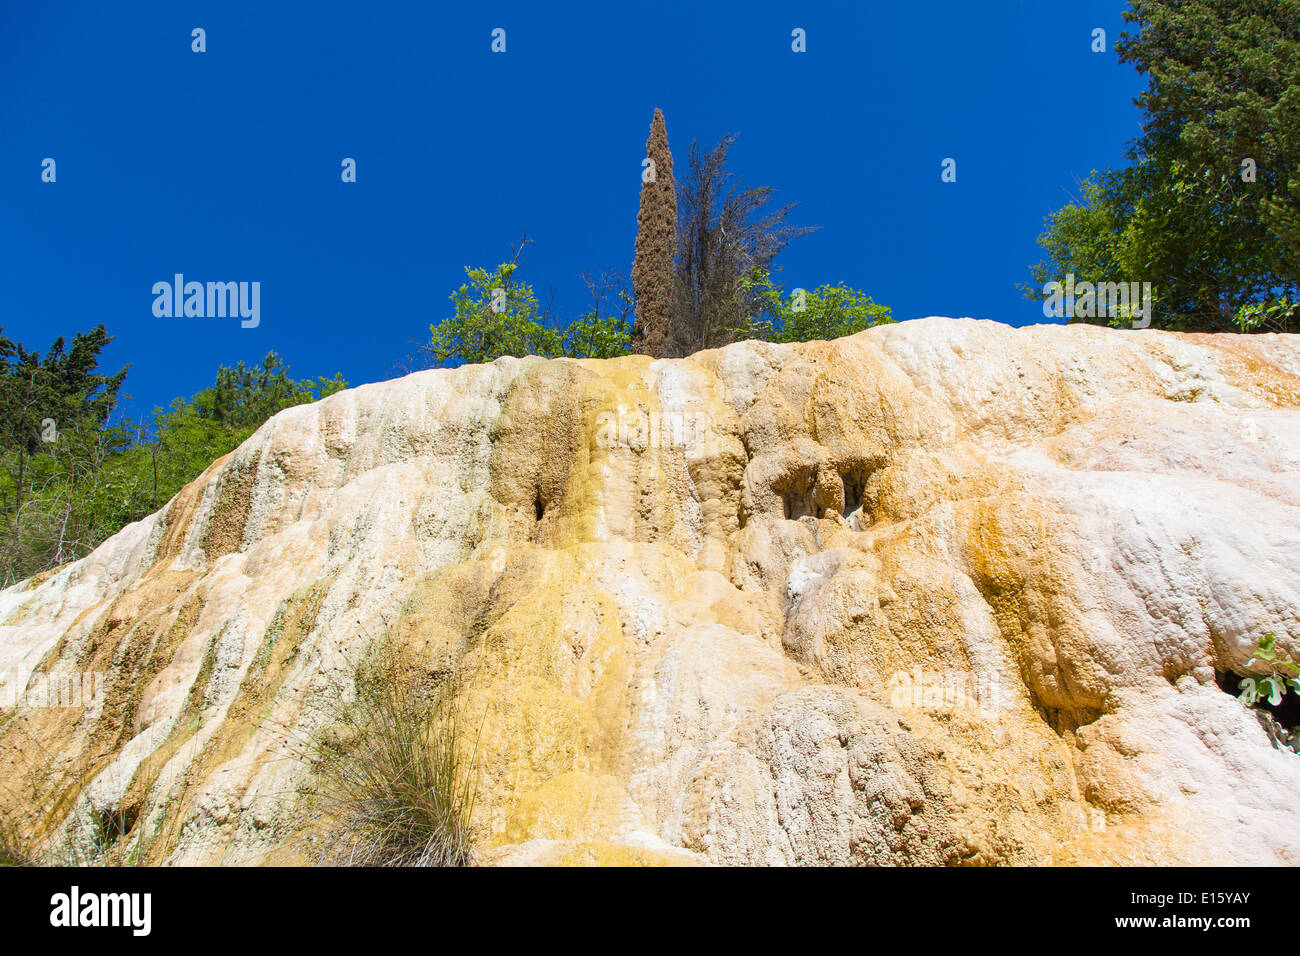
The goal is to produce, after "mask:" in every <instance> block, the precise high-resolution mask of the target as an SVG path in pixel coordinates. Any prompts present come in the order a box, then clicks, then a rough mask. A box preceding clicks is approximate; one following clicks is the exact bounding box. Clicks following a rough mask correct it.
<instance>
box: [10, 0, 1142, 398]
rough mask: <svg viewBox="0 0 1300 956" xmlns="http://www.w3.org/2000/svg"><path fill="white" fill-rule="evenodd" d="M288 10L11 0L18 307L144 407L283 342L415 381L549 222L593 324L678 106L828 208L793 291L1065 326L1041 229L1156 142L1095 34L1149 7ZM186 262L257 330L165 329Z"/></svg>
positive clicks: (319, 364) (311, 368) (1077, 3)
mask: <svg viewBox="0 0 1300 956" xmlns="http://www.w3.org/2000/svg"><path fill="white" fill-rule="evenodd" d="M287 6H289V5H284V4H273V3H267V2H246V0H238V2H234V0H222V2H207V3H187V2H176V0H167V2H162V0H158V2H152V0H151V2H129V3H57V2H56V3H37V2H22V0H10V2H6V3H4V4H3V5H0V89H3V95H0V131H2V132H0V143H3V149H0V214H2V215H3V227H2V228H0V305H2V311H0V325H3V326H4V327H5V331H6V334H7V335H9V336H10V337H13V338H16V339H18V340H19V341H21V342H23V343H24V344H25V345H26V346H28V347H29V348H33V347H34V348H39V349H40V350H41V351H44V350H45V349H46V348H47V347H48V345H49V343H50V341H52V340H53V338H54V337H55V336H56V335H57V334H60V333H62V334H64V335H71V334H72V333H73V332H75V331H77V330H80V329H86V328H90V327H92V326H94V325H96V324H98V323H100V322H103V323H105V324H106V325H107V326H108V329H109V332H110V333H111V334H113V335H114V336H116V338H115V341H114V342H113V343H112V345H111V346H110V347H109V349H108V350H106V363H105V364H106V365H108V366H109V367H110V368H111V369H116V368H118V367H120V366H121V365H122V364H124V363H126V362H130V363H131V366H132V368H131V372H130V374H129V376H128V378H127V383H126V387H125V391H126V392H128V393H129V394H130V395H131V396H132V399H131V400H130V401H129V402H128V403H127V405H126V410H127V412H128V414H131V415H138V414H141V413H147V412H148V411H149V410H150V409H151V408H152V407H153V406H154V405H157V404H166V403H167V402H169V401H170V400H171V399H172V398H173V397H174V396H177V395H189V394H192V393H193V392H195V391H197V390H198V389H200V388H202V387H205V386H206V385H208V384H210V383H211V381H212V379H213V376H214V374H215V371H216V367H217V365H218V364H228V365H229V364H234V363H235V362H236V361H237V360H240V359H243V360H244V361H248V362H255V361H257V360H258V359H260V358H261V356H262V355H264V354H265V353H266V352H267V351H268V350H270V349H274V350H275V351H277V352H279V353H280V354H281V355H283V356H284V357H285V358H286V359H287V360H288V362H289V363H290V365H291V367H292V370H293V373H294V374H295V375H296V376H299V377H307V376H316V375H332V374H333V373H334V372H335V371H341V372H342V373H343V374H344V376H345V377H346V378H347V379H348V381H349V382H351V383H352V384H359V383H361V382H366V381H375V380H379V379H383V378H388V377H391V376H392V374H393V373H394V368H395V366H396V365H397V363H399V362H400V361H401V360H402V359H403V357H404V356H406V355H407V354H408V353H409V352H410V351H411V349H412V346H411V342H412V341H413V340H416V339H420V338H423V337H425V336H427V334H428V326H429V324H430V323H431V322H433V321H436V320H438V319H440V318H442V317H444V315H445V314H446V312H447V295H448V294H449V293H450V291H451V290H452V289H453V288H454V287H455V286H456V285H458V284H459V282H460V281H461V279H462V277H463V267H464V266H466V265H492V264H495V263H496V262H499V261H501V260H502V259H503V258H506V256H507V253H508V246H509V244H510V243H511V242H512V241H514V240H516V239H517V238H518V236H519V234H520V233H521V231H523V230H524V229H525V228H526V229H527V230H528V234H529V236H530V237H531V238H533V239H535V240H536V245H534V246H532V247H530V250H529V253H528V257H527V260H526V263H525V268H524V272H523V274H522V277H523V278H525V279H527V280H528V281H531V282H532V283H533V284H534V286H535V287H537V288H538V289H539V291H543V292H544V291H546V290H548V289H550V290H553V291H554V294H555V301H556V304H557V305H558V306H559V308H560V309H561V310H562V311H563V312H564V313H566V314H570V315H571V314H575V313H577V312H578V311H579V309H580V308H581V307H582V305H583V298H584V291H583V288H582V285H581V282H580V280H579V272H580V271H581V270H583V269H590V268H600V267H604V266H611V267H617V268H623V269H626V268H628V267H629V266H630V264H631V259H632V245H633V238H634V235H635V231H636V210H637V194H638V189H639V185H640V172H641V165H640V164H641V159H642V156H643V155H644V144H645V139H646V134H647V128H648V125H649V121H650V116H651V113H652V111H653V109H654V107H656V106H658V107H661V108H662V109H663V110H664V113H665V115H666V117H667V122H668V137H669V143H670V145H671V146H672V148H673V151H674V154H675V155H676V156H677V157H678V159H679V161H681V159H682V158H683V157H684V154H685V149H686V146H687V144H688V143H689V142H690V140H691V139H692V138H699V139H700V140H701V141H702V142H704V143H707V144H712V143H713V142H714V141H715V140H716V139H717V138H718V137H719V136H721V135H722V134H723V133H726V132H728V131H735V132H739V133H740V134H741V135H740V139H739V141H738V143H737V144H736V146H735V147H734V148H733V150H732V165H733V167H734V168H735V169H736V171H738V172H740V173H743V174H744V176H745V179H746V181H747V182H750V183H753V184H770V185H773V186H776V187H778V188H779V189H780V190H781V198H783V199H784V200H786V201H797V202H799V203H800V204H801V205H800V207H799V209H798V210H797V211H796V214H795V219H796V221H798V222H801V223H804V224H809V225H818V226H821V227H822V228H821V230H820V231H819V232H817V233H815V234H813V235H812V236H809V237H807V238H804V239H800V240H798V241H797V242H796V243H795V244H794V245H792V246H791V247H790V248H789V249H788V250H787V251H786V253H785V254H784V255H783V256H782V258H781V260H779V261H780V262H781V264H783V265H784V272H783V273H782V274H781V276H780V280H781V281H783V282H784V283H785V284H786V285H787V287H788V288H793V287H795V286H805V287H813V286H816V285H819V284H821V283H823V282H841V281H842V282H845V283H848V284H850V285H852V286H855V287H858V288H861V289H864V290H866V291H868V292H869V293H870V294H871V295H873V296H874V297H875V298H876V300H877V301H879V302H883V303H885V304H887V305H889V306H891V307H892V308H893V310H894V314H895V317H896V318H899V319H907V318H914V317H917V316H924V315H955V316H960V315H971V316H976V317H982V318H993V319H998V320H1000V321H1004V322H1009V323H1011V324H1014V325H1024V324H1031V323H1034V322H1041V321H1044V320H1043V318H1042V312H1041V307H1040V306H1038V305H1036V304H1034V303H1031V302H1028V301H1026V300H1024V299H1023V298H1022V297H1021V293H1020V292H1019V291H1018V290H1017V288H1016V286H1017V284H1018V283H1022V282H1025V281H1027V280H1028V278H1029V271H1028V267H1029V266H1030V264H1032V263H1033V262H1036V261H1037V260H1038V259H1039V258H1040V256H1039V249H1038V247H1037V245H1036V242H1035V240H1036V237H1037V236H1038V234H1039V232H1040V231H1041V228H1042V222H1043V218H1044V216H1045V215H1047V214H1048V213H1049V212H1050V211H1052V210H1053V209H1056V208H1058V207H1059V206H1060V205H1062V204H1063V203H1064V202H1066V201H1067V200H1068V198H1069V196H1070V195H1071V193H1072V192H1073V191H1074V187H1075V182H1076V179H1077V178H1082V177H1084V176H1086V175H1087V174H1088V173H1089V172H1090V171H1091V170H1093V169H1095V168H1101V167H1105V166H1108V165H1118V164H1120V163H1122V162H1123V151H1124V147H1125V144H1126V143H1127V141H1128V140H1130V139H1132V138H1133V137H1134V136H1136V135H1137V133H1138V132H1139V129H1138V120H1139V114H1138V111H1137V110H1136V108H1135V107H1134V106H1133V105H1132V98H1133V97H1134V96H1135V95H1136V94H1137V93H1138V92H1139V91H1140V88H1141V82H1140V77H1139V76H1138V75H1137V74H1136V73H1135V72H1134V71H1133V69H1132V68H1131V67H1129V66H1121V65H1119V64H1118V63H1117V61H1116V58H1115V54H1114V52H1113V49H1111V50H1109V51H1108V52H1107V53H1105V54H1094V53H1092V52H1091V50H1090V44H1091V40H1092V37H1091V32H1092V30H1093V28H1095V27H1102V28H1104V29H1105V30H1106V31H1107V34H1108V39H1109V42H1110V45H1112V46H1113V42H1114V40H1115V38H1116V37H1117V36H1118V34H1119V32H1120V31H1121V29H1122V28H1123V23H1122V20H1121V12H1122V10H1123V8H1124V4H1123V3H1122V2H1120V0H1108V2H1101V0H990V2H987V3H971V2H969V0H912V2H908V3H884V2H876V0H871V2H865V0H856V2H813V3H808V2H785V3H774V2H767V0H748V2H743V3H742V2H728V3H710V2H700V0H695V2H690V3H679V2H662V3H655V4H635V3H599V4H598V3H584V4H578V3H569V4H565V3H536V2H533V3H473V4H469V3H465V4H456V5H449V4H442V3H414V2H412V3H390V2H382V0H367V2H363V3H356V4H339V3H334V2H318V3H313V4H311V5H305V4H296V5H293V7H294V10H293V11H292V12H290V11H289V10H287V9H284V8H285V7H287ZM652 14H653V16H652ZM194 27H202V28H204V29H205V30H206V31H207V52H206V53H202V54H199V53H193V52H191V49H190V46H191V36H190V31H191V29H192V28H194ZM494 27H502V28H504V29H505V30H506V31H507V33H506V40H507V50H506V53H504V54H493V53H492V52H491V50H490V43H491V36H490V33H491V31H492V29H493V28H494ZM795 27H802V28H803V29H804V30H806V32H807V45H808V50H807V52H806V53H804V54H795V53H793V52H792V51H791V49H790V42H791V41H790V33H791V30H792V29H793V28H795ZM45 157H51V158H54V159H55V161H56V163H57V182H55V183H53V184H50V183H43V182H41V162H42V160H43V159H44V158H45ZM344 157H354V158H355V159H356V160H357V164H358V181H357V182H356V183H354V184H345V183H343V182H341V180H340V163H341V161H342V159H343V158H344ZM945 157H953V158H955V159H956V160H957V161H958V181H957V183H955V184H944V183H942V182H941V181H940V163H941V161H942V160H943V159H944V158H945ZM177 272H180V273H184V274H185V276H186V277H187V279H195V280H199V281H208V280H213V281H216V280H220V281H231V280H233V281H240V280H243V281H254V280H256V281H260V282H261V284H262V297H261V324H260V325H259V326H258V327H257V328H256V329H242V328H240V325H239V322H238V321H237V320H232V319H208V318H204V319H198V318H188V319H186V318H179V319H178V318H161V319H160V318H155V316H154V315H153V311H152V305H153V295H152V293H151V291H150V290H151V287H152V286H153V284H154V283H155V282H158V281H160V280H170V279H171V277H172V275H173V274H174V273H177Z"/></svg>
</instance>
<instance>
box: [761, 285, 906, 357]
mask: <svg viewBox="0 0 1300 956" xmlns="http://www.w3.org/2000/svg"><path fill="white" fill-rule="evenodd" d="M744 287H745V291H746V294H747V295H750V296H752V299H753V301H755V302H756V304H757V312H756V313H755V316H754V318H753V320H752V321H751V325H750V334H751V336H752V337H753V338H759V339H764V340H766V341H769V342H809V341H814V340H830V339H838V338H840V337H842V336H845V335H852V334H854V333H855V332H861V331H862V330H863V329H869V328H871V327H872V326H873V325H882V324H884V323H887V322H893V321H894V320H893V318H892V317H891V315H890V310H889V307H888V306H885V305H880V304H879V303H877V302H876V301H875V300H873V299H872V298H871V296H869V295H867V294H866V293H865V292H859V291H858V290H857V289H852V288H849V287H848V286H845V285H822V286H818V287H817V288H816V289H813V290H811V291H804V292H803V295H802V296H800V295H797V294H796V295H794V296H789V297H787V296H786V295H785V294H784V293H783V291H782V290H781V289H780V288H778V287H777V286H775V285H774V284H773V283H772V275H771V273H770V272H767V271H766V270H755V272H754V273H753V274H752V275H751V276H750V277H749V278H747V279H746V280H744Z"/></svg>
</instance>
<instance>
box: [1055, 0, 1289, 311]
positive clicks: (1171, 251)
mask: <svg viewBox="0 0 1300 956" xmlns="http://www.w3.org/2000/svg"><path fill="white" fill-rule="evenodd" d="M1125 20H1126V21H1127V22H1128V23H1130V24H1133V25H1135V26H1136V27H1137V29H1136V31H1135V32H1132V33H1125V34H1124V36H1123V37H1122V38H1121V40H1120V42H1119V44H1117V49H1118V51H1119V53H1120V59H1121V61H1122V62H1126V63H1131V64H1133V65H1134V66H1135V67H1136V68H1137V69H1138V70H1139V71H1140V72H1141V73H1143V74H1144V75H1145V76H1147V78H1148V81H1149V84H1148V88H1147V90H1146V91H1145V92H1144V93H1143V94H1142V95H1141V96H1140V97H1139V98H1138V100H1137V104H1138V106H1139V107H1141V109H1142V111H1143V114H1144V117H1143V119H1144V122H1143V134H1142V136H1141V137H1140V138H1139V139H1138V140H1136V141H1135V142H1134V143H1132V144H1131V145H1130V150H1129V158H1130V161H1131V165H1130V166H1129V167H1127V168H1125V169H1122V170H1108V171H1105V172H1102V173H1094V174H1093V176H1092V177H1091V178H1090V179H1089V180H1088V181H1087V182H1086V183H1084V184H1083V192H1082V195H1081V196H1080V197H1079V198H1078V199H1076V200H1075V201H1074V202H1072V203H1070V204H1069V205H1067V206H1066V207H1065V208H1063V209H1061V210H1060V211H1058V212H1057V213H1055V214H1054V215H1052V216H1051V217H1049V219H1048V220H1047V230H1046V232H1045V234H1044V235H1043V236H1042V237H1041V238H1040V243H1041V244H1042V246H1043V247H1044V249H1045V250H1046V252H1047V259H1046V260H1045V261H1044V262H1042V263H1040V264H1039V265H1038V266H1037V267H1035V269H1034V278H1035V281H1036V282H1037V283H1039V284H1040V285H1041V283H1044V282H1046V281H1049V280H1052V279H1055V280H1060V279H1063V278H1064V277H1065V275H1066V274H1068V273H1074V274H1075V277H1076V280H1077V281H1089V282H1094V283H1096V282H1110V281H1115V282H1124V281H1129V282H1132V281H1142V282H1151V283H1152V284H1153V285H1154V287H1155V293H1156V309H1155V315H1154V316H1153V324H1154V325H1156V326H1158V327H1164V328H1174V329H1189V330H1200V331H1223V330H1233V329H1237V330H1245V331H1250V330H1284V331H1285V330H1294V329H1296V328H1300V307H1298V306H1297V303H1300V2H1298V0H1214V2H1210V0H1132V2H1131V3H1130V8H1129V10H1128V11H1127V12H1126V13H1125ZM1030 291H1031V294H1033V295H1038V294H1041V293H1040V292H1039V289H1036V288H1031V290H1030ZM1086 321H1097V322H1105V321H1108V320H1107V318H1104V317H1102V318H1097V319H1088V320H1086ZM1110 321H1115V320H1114V319H1111V320H1110Z"/></svg>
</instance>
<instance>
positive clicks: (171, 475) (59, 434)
mask: <svg viewBox="0 0 1300 956" xmlns="http://www.w3.org/2000/svg"><path fill="white" fill-rule="evenodd" d="M108 341H109V339H108V337H107V335H106V334H105V333H104V331H103V329H102V327H101V328H100V329H96V330H94V331H92V332H90V333H84V334H81V335H78V336H77V337H76V338H74V340H73V345H72V348H70V349H66V350H65V349H64V348H63V347H62V345H61V340H60V341H59V342H56V343H55V347H53V348H51V350H50V352H49V354H48V355H47V356H45V358H43V359H42V358H40V357H39V356H36V355H35V354H34V353H28V352H27V351H26V350H24V349H23V348H22V346H21V345H18V344H17V343H13V342H11V341H9V340H8V339H3V337H0V408H2V409H3V410H4V428H5V433H4V437H5V444H4V446H3V448H2V449H0V586H7V585H9V584H12V583H14V582H16V581H20V580H22V579H24V578H26V577H29V576H31V575H33V574H37V573H39V572H41V571H45V570H48V569H50V568H54V567H58V566H59V565H62V564H64V563H66V562H68V561H72V560H75V559H76V558H79V557H82V556H84V555H85V554H87V553H89V552H90V551H91V550H93V549H94V548H95V547H96V546H98V545H99V544H100V542H102V541H103V540H104V539H105V538H107V537H109V536H111V535H112V534H114V533H116V532H117V531H119V530H121V529H122V528H123V527H124V526H125V525H127V524H128V523H130V522H132V521H138V520H139V519H141V518H143V517H145V516H146V515H148V514H151V513H152V512H154V511H156V510H157V509H158V508H159V507H161V506H162V505H164V504H166V502H167V501H168V500H169V499H170V498H171V497H172V496H173V495H174V494H176V492H178V491H179V490H180V489H181V488H183V487H184V486H185V485H186V484H187V483H189V482H190V481H192V480H194V478H195V477H197V476H198V475H199V474H200V473H201V472H202V471H203V470H204V469H205V468H207V467H208V466H209V465H210V464H211V463H212V462H213V461H214V460H216V459H217V458H220V457H221V456H222V455H225V454H227V453H228V452H230V451H232V450H233V449H234V448H236V447H237V446H238V445H239V444H240V443H241V442H242V441H244V439H246V438H247V437H248V436H249V435H251V434H252V432H253V431H254V430H255V429H256V428H257V427H258V426H260V425H261V424H262V422H264V421H265V420H266V419H267V418H269V417H270V416H271V415H273V414H275V413H276V412H278V411H280V410H281V409H283V408H287V407H289V406H291V405H298V404H302V403H304V402H311V401H314V400H316V399H317V398H323V397H325V396H326V395H328V394H331V393H333V392H335V391H338V390H339V389H341V388H346V387H347V386H346V383H345V382H344V381H343V379H342V378H341V377H340V376H337V375H336V376H335V377H334V378H333V379H317V380H315V381H310V380H302V381H297V380H294V379H292V378H291V377H290V376H289V374H288V372H289V370H288V368H287V367H286V366H285V365H284V363H283V362H282V361H281V360H280V359H279V357H278V356H276V355H275V354H274V353H271V354H269V355H267V356H266V358H265V359H263V361H262V362H261V364H260V365H257V366H252V367H246V366H244V365H243V363H240V364H239V365H237V366H235V368H233V369H232V368H225V367H223V368H220V369H218V371H217V376H216V382H215V383H214V385H213V386H212V387H211V388H208V389H204V390H203V391H201V392H199V393H198V394H197V395H195V396H194V397H193V398H191V399H190V400H188V401H186V400H183V399H179V398H178V399H176V400H175V401H174V402H173V403H172V405H171V407H170V408H169V409H167V410H166V411H164V410H162V409H156V410H155V412H154V416H153V420H152V422H151V423H150V426H149V427H146V426H145V424H144V423H143V422H141V423H139V424H137V425H136V426H134V427H131V426H129V425H128V424H127V423H124V422H121V421H117V420H114V418H113V416H112V411H113V402H114V401H115V399H116V395H117V392H118V389H119V387H120V386H121V384H122V379H123V377H124V376H125V373H126V370H125V369H123V370H122V372H120V373H118V374H117V375H114V376H104V375H100V374H99V373H98V372H97V371H96V365H97V355H98V352H99V350H100V349H102V347H103V345H104V344H106V343H107V342H108ZM51 409H54V411H53V412H51V411H50V410H51ZM47 418H48V419H51V420H53V421H54V422H55V423H56V424H57V430H56V431H54V432H53V433H51V432H50V431H49V430H46V429H44V428H43V427H42V425H41V423H42V422H43V421H44V420H45V419H47ZM33 435H35V436H36V439H35V440H34V441H33V440H32V439H31V436H33ZM15 438H16V439H17V440H15Z"/></svg>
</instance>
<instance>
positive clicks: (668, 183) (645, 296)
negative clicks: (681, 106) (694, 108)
mask: <svg viewBox="0 0 1300 956" xmlns="http://www.w3.org/2000/svg"><path fill="white" fill-rule="evenodd" d="M645 148H646V156H647V157H648V158H649V159H650V161H651V162H650V163H649V164H647V165H646V167H645V170H646V171H645V173H644V174H643V175H642V177H641V208H640V209H639V210H638V212H637V216H636V259H635V260H634V262H633V264H632V289H633V291H634V293H635V294H636V322H635V324H634V327H633V330H632V350H633V351H635V352H640V353H642V354H644V355H651V356H654V357H655V358H663V357H665V356H671V354H672V330H671V327H670V322H671V318H672V301H673V281H674V280H673V275H674V274H673V247H674V243H675V241H676V236H677V190H676V186H675V185H674V182H673V154H672V153H671V152H669V150H668V131H667V129H665V127H664V114H663V111H662V110H659V109H656V110H655V115H654V119H653V120H651V122H650V137H649V139H647V140H646V144H645Z"/></svg>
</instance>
